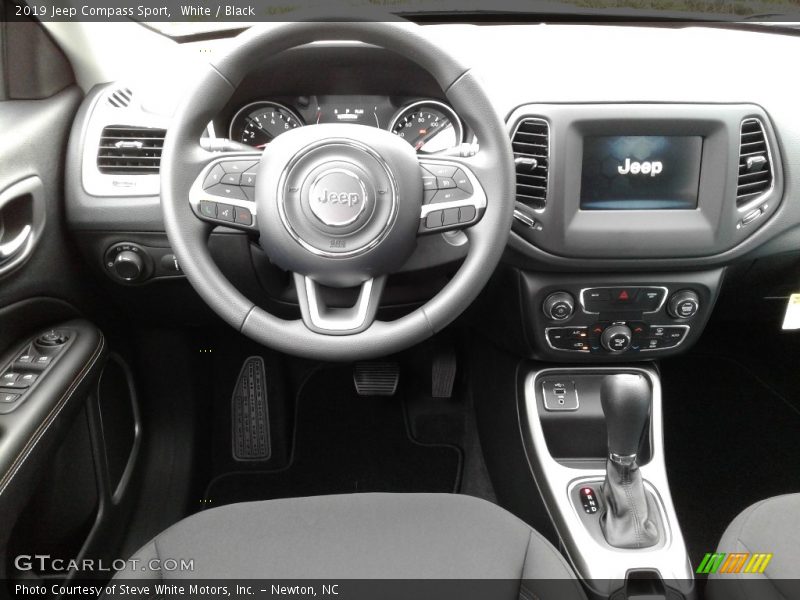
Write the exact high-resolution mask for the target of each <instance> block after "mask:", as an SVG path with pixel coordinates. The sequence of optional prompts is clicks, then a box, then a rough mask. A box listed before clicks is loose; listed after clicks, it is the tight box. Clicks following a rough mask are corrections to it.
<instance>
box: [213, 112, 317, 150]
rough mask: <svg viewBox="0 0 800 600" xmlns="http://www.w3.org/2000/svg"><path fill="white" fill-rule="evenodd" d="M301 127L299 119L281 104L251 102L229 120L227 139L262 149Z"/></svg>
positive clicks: (301, 123) (301, 122)
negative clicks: (285, 133)
mask: <svg viewBox="0 0 800 600" xmlns="http://www.w3.org/2000/svg"><path fill="white" fill-rule="evenodd" d="M302 126H303V121H302V120H301V119H300V117H299V116H297V114H296V113H295V112H294V111H292V110H291V109H290V108H288V107H286V106H284V105H283V104H278V103H277V102H266V101H262V102H253V103H252V104H248V105H247V106H245V107H243V108H241V109H240V110H239V112H237V113H236V114H235V115H234V117H233V119H231V126H230V131H229V137H230V139H232V140H234V141H236V142H241V143H243V144H247V145H248V146H253V147H254V148H263V147H264V146H266V145H267V144H269V143H270V142H271V141H272V140H274V139H275V138H276V137H278V136H279V135H280V134H282V133H283V132H285V131H289V130H290V129H294V128H296V127H302Z"/></svg>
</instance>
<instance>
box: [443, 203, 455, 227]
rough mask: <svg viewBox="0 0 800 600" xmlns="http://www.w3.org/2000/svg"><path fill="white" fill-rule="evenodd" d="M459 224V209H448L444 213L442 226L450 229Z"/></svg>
mask: <svg viewBox="0 0 800 600" xmlns="http://www.w3.org/2000/svg"><path fill="white" fill-rule="evenodd" d="M456 224H458V208H446V209H444V211H443V212H442V225H444V226H445V227H449V226H450V225H456Z"/></svg>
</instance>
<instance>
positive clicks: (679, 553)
mask: <svg viewBox="0 0 800 600" xmlns="http://www.w3.org/2000/svg"><path fill="white" fill-rule="evenodd" d="M619 372H633V373H641V374H642V375H644V376H645V377H647V379H648V381H649V382H650V384H651V388H652V390H653V404H652V409H651V412H650V436H651V437H650V447H651V448H652V456H651V459H650V461H649V462H648V463H647V464H646V465H642V466H640V471H641V473H642V478H643V479H644V481H645V486H646V487H647V488H649V489H650V490H651V491H652V492H653V493H654V495H655V497H656V498H657V499H658V500H659V504H660V507H659V508H660V510H661V511H662V520H663V523H664V528H665V530H666V531H667V539H666V540H665V543H664V544H663V545H662V544H659V545H658V546H655V547H653V548H642V549H635V550H627V549H621V548H614V547H612V546H609V545H608V544H607V543H605V540H602V541H600V540H597V539H595V537H594V536H593V535H592V534H591V532H590V531H589V530H588V529H587V527H586V525H585V524H584V522H583V520H582V519H581V516H580V515H579V514H578V512H577V510H576V508H575V505H574V503H573V501H572V499H571V496H570V491H571V490H572V489H573V488H574V487H575V486H576V485H580V484H581V483H582V482H587V481H593V482H596V481H602V480H604V479H605V470H604V469H602V468H573V467H571V466H567V464H565V463H562V462H559V461H557V460H556V459H554V458H553V457H552V456H551V455H550V453H549V451H548V449H547V442H546V440H545V436H544V429H543V428H542V422H541V419H540V417H539V410H538V398H537V394H536V389H537V388H538V383H539V380H540V379H541V378H543V377H547V376H550V375H554V374H561V375H563V374H569V373H609V374H611V373H619ZM523 385H524V390H523V394H521V395H520V404H519V419H520V428H521V431H522V437H523V442H524V445H525V449H526V452H527V455H528V460H529V464H530V467H531V470H532V473H533V477H534V480H535V482H536V485H537V486H538V488H539V491H540V493H541V494H542V497H543V498H544V500H545V505H546V506H547V509H548V512H549V513H550V517H551V518H552V519H553V522H554V523H555V526H556V529H557V531H558V533H559V536H560V538H561V540H562V541H563V543H564V546H565V549H566V551H567V555H568V556H569V559H570V561H571V562H572V564H573V566H574V567H575V570H576V572H577V574H578V576H579V577H581V578H583V579H585V580H587V581H586V583H587V585H590V586H598V585H603V586H606V588H607V589H598V590H596V591H597V592H598V593H599V594H600V595H601V596H603V597H607V596H609V594H610V593H611V592H612V591H614V590H613V589H612V588H613V587H614V582H617V583H619V582H620V581H624V580H625V577H626V574H627V573H628V571H630V570H632V569H655V570H657V571H658V572H659V573H660V574H661V577H662V578H663V579H665V580H671V581H677V582H687V585H691V582H692V580H693V578H694V574H693V570H692V567H691V564H690V563H689V556H688V554H687V552H686V545H685V543H684V540H683V534H682V533H681V529H680V526H679V523H678V517H677V515H676V514H675V507H674V505H673V503H672V496H671V494H670V491H669V482H668V479H667V470H666V464H665V462H664V425H663V420H662V406H661V403H662V393H661V382H660V380H659V377H658V374H657V373H656V371H655V370H654V369H652V368H650V367H572V368H544V369H531V370H530V372H529V373H528V374H527V375H526V376H525V379H524V384H523Z"/></svg>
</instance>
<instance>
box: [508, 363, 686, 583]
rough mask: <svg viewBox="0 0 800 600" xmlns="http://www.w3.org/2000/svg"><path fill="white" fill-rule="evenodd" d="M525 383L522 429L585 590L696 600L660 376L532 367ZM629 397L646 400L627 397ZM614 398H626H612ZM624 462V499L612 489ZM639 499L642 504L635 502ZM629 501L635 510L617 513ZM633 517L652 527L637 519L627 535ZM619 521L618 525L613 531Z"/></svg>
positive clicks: (646, 371) (631, 370)
mask: <svg viewBox="0 0 800 600" xmlns="http://www.w3.org/2000/svg"><path fill="white" fill-rule="evenodd" d="M614 378H620V380H621V381H623V382H625V381H627V382H631V381H633V382H636V381H638V382H639V384H640V387H641V388H642V389H640V390H639V392H642V393H639V392H636V391H635V390H633V392H631V391H630V390H629V391H628V392H626V391H625V389H624V387H623V389H622V391H621V392H618V391H614V390H613V389H611V390H610V391H609V389H608V388H609V386H608V384H609V382H611V383H613V381H614ZM519 384H520V385H521V387H522V390H521V393H520V394H519V397H520V406H519V414H520V426H521V430H522V433H523V440H524V443H525V450H526V453H527V455H528V460H529V464H530V466H531V469H532V472H533V473H532V474H533V477H534V479H535V481H536V484H537V486H538V488H539V491H540V493H541V495H542V497H543V498H544V501H545V504H546V506H547V509H548V511H549V513H550V517H551V519H552V521H553V523H554V524H555V526H556V529H557V531H558V534H559V537H560V538H561V540H562V542H563V544H564V546H565V550H566V552H567V555H568V556H569V558H570V560H571V562H572V564H573V566H574V567H575V569H576V571H577V573H578V575H579V576H580V577H581V578H582V579H584V582H585V583H586V585H588V586H589V587H590V588H591V589H592V591H593V592H595V593H596V594H597V595H598V596H600V597H604V598H612V599H614V598H617V597H618V596H620V597H627V596H625V594H626V593H627V594H630V589H628V591H626V589H625V588H626V587H628V588H630V586H631V585H633V586H634V587H635V586H636V585H641V582H642V581H647V582H648V584H647V587H648V588H649V589H651V590H652V589H660V590H661V593H660V594H659V595H661V596H663V597H668V598H670V597H671V598H680V597H687V596H690V595H691V594H692V593H693V587H694V586H693V571H692V568H691V565H690V563H689V558H688V555H687V552H686V547H685V544H684V540H683V536H682V534H681V529H680V526H679V524H678V519H677V516H676V514H675V508H674V506H673V503H672V498H671V495H670V490H669V484H668V481H667V472H666V467H665V462H664V439H663V423H662V416H661V403H662V396H661V385H660V381H659V377H658V374H657V372H656V371H655V369H653V368H652V367H651V366H649V365H647V366H641V367H628V366H626V367H569V368H540V367H539V366H537V365H534V364H531V365H530V367H529V368H528V369H523V370H522V372H521V380H520V382H519ZM626 393H628V394H630V393H634V394H637V393H638V394H639V396H640V397H639V398H631V397H628V398H625V397H624V396H625V394H626ZM609 394H612V395H617V396H618V397H616V398H611V399H609V397H608V396H609ZM620 394H621V396H620ZM642 396H643V397H642ZM636 406H638V409H636ZM637 410H638V412H639V414H640V416H641V420H639V421H638V422H637V423H633V422H632V421H631V420H630V419H628V417H629V416H630V415H631V412H634V413H635V412H637ZM631 427H632V428H633V429H631ZM626 440H627V441H626ZM631 443H633V445H632V446H630V447H629V448H626V444H631ZM637 446H638V447H637ZM619 448H621V450H620V449H619ZM617 452H622V454H624V456H618V455H617ZM615 460H617V461H620V463H621V464H623V465H626V466H623V467H619V468H621V469H623V470H624V471H625V474H624V475H623V477H622V483H623V484H624V485H623V486H622V488H624V490H623V492H624V493H620V494H619V495H618V498H617V499H615V498H614V497H613V495H612V494H610V492H609V489H607V488H608V487H609V478H611V477H613V474H614V472H615V471H616V469H618V467H617V466H613V465H612V463H613V462H614V461H615ZM637 481H638V484H637ZM637 485H638V488H637ZM612 487H613V486H612ZM637 493H639V494H640V496H641V499H640V500H639V502H638V505H637V504H635V502H636V500H635V498H633V499H630V498H631V497H632V496H636V494H637ZM626 496H627V497H628V498H629V499H630V500H626ZM620 498H621V499H620ZM629 501H630V503H631V505H630V506H627V507H626V506H612V505H611V504H612V503H615V502H618V503H620V504H625V503H627V502H629ZM626 510H628V512H629V513H630V512H631V511H632V512H633V513H636V511H637V510H639V511H644V512H647V513H648V514H647V517H646V519H645V518H642V519H638V517H637V515H635V514H634V515H633V516H634V517H637V519H638V521H637V523H638V524H634V525H633V526H630V527H629V529H630V531H629V532H626V531H625V529H624V527H626V526H627V524H626V523H625V522H624V520H625V519H626V518H627V519H630V518H631V515H630V514H627V515H626V514H625V513H626ZM611 512H614V513H615V516H616V519H617V522H615V523H614V524H613V525H614V527H616V529H615V530H614V531H611V527H612V523H611V518H610V517H611V515H610V514H609V513H611ZM620 523H621V526H620ZM643 523H644V525H643ZM621 527H622V528H621ZM648 528H649V532H648V531H645V530H647V529H648ZM634 595H635V594H634Z"/></svg>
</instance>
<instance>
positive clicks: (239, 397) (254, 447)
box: [231, 356, 272, 461]
mask: <svg viewBox="0 0 800 600" xmlns="http://www.w3.org/2000/svg"><path fill="white" fill-rule="evenodd" d="M231 404H232V418H233V458H235V459H236V460H243V461H244V460H269V457H270V455H271V454H272V447H271V445H270V436H269V404H268V400H267V372H266V369H265V367H264V359H263V358H261V357H260V356H251V357H250V358H248V359H246V360H245V361H244V364H243V365H242V370H241V371H240V372H239V379H237V380H236V387H235V388H234V390H233V398H232V399H231Z"/></svg>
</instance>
